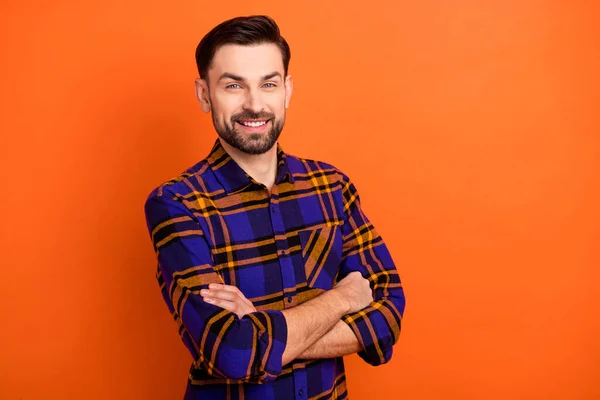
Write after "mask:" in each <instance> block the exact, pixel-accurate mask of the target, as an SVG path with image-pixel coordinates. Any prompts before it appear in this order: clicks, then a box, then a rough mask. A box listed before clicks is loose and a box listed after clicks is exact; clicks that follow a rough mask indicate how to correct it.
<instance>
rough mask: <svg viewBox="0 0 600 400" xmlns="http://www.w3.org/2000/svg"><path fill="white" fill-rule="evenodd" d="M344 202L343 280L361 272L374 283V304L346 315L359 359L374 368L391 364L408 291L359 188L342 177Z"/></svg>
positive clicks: (345, 177)
mask: <svg viewBox="0 0 600 400" xmlns="http://www.w3.org/2000/svg"><path fill="white" fill-rule="evenodd" d="M340 174H341V176H342V194H343V200H344V210H343V211H344V225H343V228H342V236H343V241H344V248H343V254H342V263H341V266H340V276H344V275H346V274H348V273H351V272H353V271H358V272H360V273H361V274H362V276H364V277H365V278H367V279H368V280H369V281H370V282H371V287H372V289H373V296H374V302H372V303H371V304H370V305H369V306H368V307H367V308H365V309H363V310H360V311H359V312H356V313H351V314H348V315H345V316H344V317H343V318H342V321H344V323H346V324H347V325H348V327H350V328H351V329H352V331H353V332H354V334H355V335H356V337H357V339H358V340H359V342H360V345H361V346H360V347H361V350H360V351H359V352H358V355H359V356H360V357H361V358H362V359H363V360H365V361H366V362H367V363H369V364H371V365H379V364H383V363H386V362H388V361H389V360H390V359H391V357H392V347H393V345H394V344H395V343H396V342H397V341H398V338H399V335H400V329H401V321H402V316H403V314H404V307H405V298H404V291H403V289H402V284H401V281H400V277H399V275H398V271H397V270H396V267H395V265H394V261H393V260H392V257H391V255H390V253H389V251H388V249H387V247H386V246H385V244H384V242H383V240H382V238H381V236H380V235H379V234H378V233H377V231H376V230H375V228H374V227H373V225H372V224H371V222H370V221H369V219H368V218H367V216H366V215H365V214H364V212H363V211H362V209H361V206H360V198H359V195H358V192H357V190H356V187H355V186H354V185H353V184H352V183H351V182H350V180H349V178H348V177H347V176H346V175H344V174H343V173H341V172H340Z"/></svg>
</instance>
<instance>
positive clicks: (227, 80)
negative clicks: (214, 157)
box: [196, 44, 292, 154]
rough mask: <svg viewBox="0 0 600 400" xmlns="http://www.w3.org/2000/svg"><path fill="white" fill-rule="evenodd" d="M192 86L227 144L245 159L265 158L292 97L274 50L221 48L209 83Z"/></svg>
mask: <svg viewBox="0 0 600 400" xmlns="http://www.w3.org/2000/svg"><path fill="white" fill-rule="evenodd" d="M196 82H197V94H198V98H199V99H200V102H201V104H202V108H203V109H204V110H205V111H208V110H209V109H210V111H211V113H212V120H213V125H214V126H215V130H216V131H217V133H218V134H219V136H220V137H221V138H222V139H223V140H225V142H227V143H228V144H230V145H231V146H233V147H234V148H236V149H238V150H240V151H242V152H244V153H247V154H263V153H265V152H266V151H268V150H269V149H271V148H272V147H273V146H274V145H275V143H276V142H277V139H278V138H279V135H280V134H281V130H282V129H283V125H284V122H285V109H286V108H287V107H288V104H289V99H290V97H291V92H292V81H291V76H288V77H287V78H286V77H284V70H283V60H282V55H281V50H280V49H279V48H278V47H277V46H276V45H274V44H260V45H253V46H242V45H235V44H233V45H225V46H222V47H221V48H219V50H217V52H216V54H215V56H214V58H213V60H212V64H211V67H210V69H209V71H208V79H207V81H203V80H197V81H196Z"/></svg>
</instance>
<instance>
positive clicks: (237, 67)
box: [208, 43, 284, 79]
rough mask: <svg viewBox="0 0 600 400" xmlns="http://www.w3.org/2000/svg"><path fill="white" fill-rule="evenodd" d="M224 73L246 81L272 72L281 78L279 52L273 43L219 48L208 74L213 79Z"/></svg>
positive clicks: (281, 69)
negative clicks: (277, 73)
mask: <svg viewBox="0 0 600 400" xmlns="http://www.w3.org/2000/svg"><path fill="white" fill-rule="evenodd" d="M224 72H228V73H231V74H234V75H238V76H242V77H244V78H248V79H252V78H258V77H260V76H264V75H267V74H270V73H272V72H279V73H281V76H283V75H284V73H283V57H282V55H281V50H280V49H279V47H277V46H276V45H275V44H273V43H263V44H258V45H251V46H243V45H238V44H227V45H224V46H221V47H220V48H219V49H218V50H217V52H216V53H215V56H214V57H213V59H212V62H211V65H210V69H209V71H208V73H209V76H210V77H211V78H213V77H218V76H220V75H221V74H222V73H224Z"/></svg>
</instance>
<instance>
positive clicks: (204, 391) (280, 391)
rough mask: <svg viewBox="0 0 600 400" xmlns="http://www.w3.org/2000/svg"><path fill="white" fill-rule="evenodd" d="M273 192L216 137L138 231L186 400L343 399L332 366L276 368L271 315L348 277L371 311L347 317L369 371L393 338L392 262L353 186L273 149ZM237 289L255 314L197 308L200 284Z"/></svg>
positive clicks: (340, 369)
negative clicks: (183, 350) (185, 359)
mask: <svg viewBox="0 0 600 400" xmlns="http://www.w3.org/2000/svg"><path fill="white" fill-rule="evenodd" d="M277 159H278V164H277V176H276V180H275V184H274V186H273V187H272V189H271V192H269V190H268V189H267V188H266V186H264V185H262V184H261V183H258V182H257V181H256V180H254V179H253V178H252V177H250V176H249V175H248V174H246V173H245V172H244V170H243V169H241V168H240V167H239V166H238V165H237V163H236V162H235V161H234V160H233V159H232V158H231V157H230V156H229V155H228V153H227V152H226V151H225V149H224V148H223V146H222V145H221V143H220V141H219V140H218V139H217V141H216V142H215V145H214V147H213V149H212V150H211V152H210V154H209V156H208V157H207V158H206V159H204V160H202V161H200V162H198V163H197V164H196V165H194V166H192V167H191V168H189V169H187V170H186V171H184V172H182V173H181V174H180V175H178V176H176V177H175V178H173V179H171V180H169V181H167V182H165V183H163V184H162V185H160V186H159V187H157V188H156V189H154V190H153V191H152V192H151V193H150V195H149V196H148V198H147V200H146V203H145V213H146V221H147V225H148V230H149V232H150V237H151V239H152V242H153V245H154V250H155V251H156V254H157V257H158V269H157V275H156V276H157V279H158V282H159V285H160V289H161V292H162V295H163V297H164V300H165V302H166V303H167V306H168V308H169V311H170V312H171V313H172V314H173V317H174V319H175V322H176V324H177V327H178V329H179V334H180V335H181V337H182V340H183V342H184V343H185V345H186V346H187V348H188V349H189V351H190V353H191V354H192V357H193V362H192V365H191V368H190V373H189V377H188V386H187V391H186V395H185V398H186V399H220V398H223V399H225V398H227V399H230V398H231V399H260V400H267V399H329V398H337V399H343V398H347V397H348V393H347V390H346V382H345V374H344V363H343V359H342V357H338V358H331V359H318V360H302V359H296V360H294V361H292V362H290V363H289V364H287V365H282V361H281V359H282V354H283V351H284V349H285V346H286V341H287V325H286V320H285V318H284V316H283V313H282V312H281V310H285V309H288V308H291V307H295V306H297V305H299V304H302V303H303V302H305V301H307V300H310V299H311V298H313V297H315V296H317V295H319V294H320V293H323V292H324V291H326V290H329V289H331V288H332V287H333V285H334V284H335V283H336V282H337V281H338V280H340V279H341V278H343V277H344V276H346V275H347V274H348V273H350V272H352V271H360V272H361V273H362V275H363V276H364V277H365V278H367V279H369V281H370V283H371V288H372V289H373V294H374V301H373V302H372V303H371V304H370V305H369V306H368V307H366V308H364V309H363V310H361V311H359V312H356V313H352V314H349V315H345V316H344V317H343V321H344V322H345V323H346V324H348V326H350V328H352V331H353V332H354V333H355V334H356V337H357V338H358V340H359V342H360V343H361V345H362V347H363V349H364V350H361V351H360V352H359V353H358V354H359V356H360V357H361V358H362V359H363V360H365V361H366V362H367V363H369V364H371V365H378V364H382V363H385V362H387V361H388V360H389V359H390V358H391V356H392V346H393V345H394V344H395V343H396V341H397V340H398V336H399V333H400V325H401V319H402V314H403V312H404V304H405V300H404V292H403V289H402V285H401V282H400V278H399V276H398V273H397V271H396V268H395V266H394V262H393V261H392V258H391V256H390V254H389V252H388V250H387V248H386V246H385V244H384V242H383V240H382V238H381V236H380V235H379V234H378V233H377V232H376V230H375V229H374V228H373V225H372V224H371V223H370V222H369V220H368V219H367V217H366V216H365V214H364V213H363V211H362V209H361V207H360V202H359V196H358V193H357V191H356V188H355V186H354V185H353V184H352V183H351V182H350V180H349V179H348V177H347V176H346V175H345V174H344V173H342V172H341V171H340V170H338V169H337V168H335V167H334V166H332V165H329V164H326V163H324V162H319V161H314V160H308V159H303V158H299V157H295V156H292V155H290V154H286V153H284V152H283V150H282V148H281V146H280V145H279V144H278V145H277ZM212 282H217V283H225V284H227V285H235V286H237V287H238V288H239V289H240V290H241V292H242V293H243V294H244V295H245V297H246V298H248V300H250V301H251V302H252V303H253V304H254V306H255V308H256V310H257V311H256V312H253V313H250V314H248V315H245V316H244V317H243V318H238V316H237V315H236V314H234V313H231V312H229V311H227V310H224V309H222V308H219V307H217V306H214V305H211V304H209V303H206V302H204V301H203V300H202V297H201V296H200V294H199V292H200V289H205V288H207V287H208V284H209V283H212Z"/></svg>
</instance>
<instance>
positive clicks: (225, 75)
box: [219, 72, 281, 82]
mask: <svg viewBox="0 0 600 400" xmlns="http://www.w3.org/2000/svg"><path fill="white" fill-rule="evenodd" d="M276 76H278V77H280V78H281V74H280V73H279V72H271V73H270V74H267V75H265V76H263V77H262V80H263V81H266V80H268V79H271V78H275V77H276ZM223 79H232V80H234V81H238V82H245V81H246V79H245V78H242V77H241V76H238V75H234V74H231V73H229V72H223V74H222V75H221V76H220V77H219V82H220V81H221V80H223Z"/></svg>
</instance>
